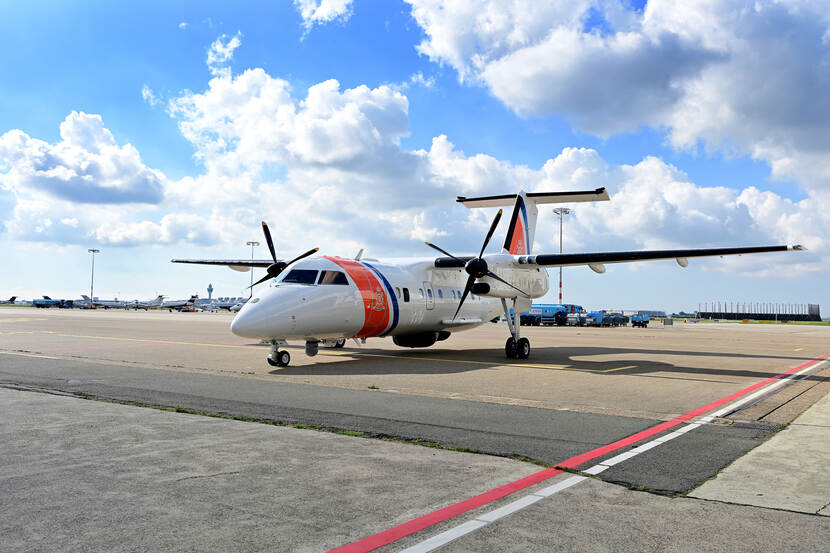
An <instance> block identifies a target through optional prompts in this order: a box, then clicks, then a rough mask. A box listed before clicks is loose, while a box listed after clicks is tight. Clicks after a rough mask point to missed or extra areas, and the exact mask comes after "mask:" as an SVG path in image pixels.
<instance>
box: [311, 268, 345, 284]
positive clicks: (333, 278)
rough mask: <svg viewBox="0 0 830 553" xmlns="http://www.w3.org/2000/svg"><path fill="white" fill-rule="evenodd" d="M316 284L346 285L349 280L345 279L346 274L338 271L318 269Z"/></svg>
mask: <svg viewBox="0 0 830 553" xmlns="http://www.w3.org/2000/svg"><path fill="white" fill-rule="evenodd" d="M317 284H340V285H345V286H348V285H349V281H348V280H346V274H345V273H341V272H340V271H320V278H319V279H318V280H317Z"/></svg>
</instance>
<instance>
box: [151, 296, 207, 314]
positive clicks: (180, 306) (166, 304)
mask: <svg viewBox="0 0 830 553" xmlns="http://www.w3.org/2000/svg"><path fill="white" fill-rule="evenodd" d="M197 299H199V295H198V294H193V295H192V296H190V299H188V300H171V301H163V302H162V303H161V305H160V307H161V308H162V309H170V310H171V311H172V310H173V309H175V310H176V311H184V310H189V309H190V308H191V307H193V304H194V303H195V302H196V300H197Z"/></svg>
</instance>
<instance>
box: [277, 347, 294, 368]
mask: <svg viewBox="0 0 830 553" xmlns="http://www.w3.org/2000/svg"><path fill="white" fill-rule="evenodd" d="M290 362H291V354H290V353H288V352H287V351H285V350H282V351H278V352H277V365H279V366H280V367H287V366H288V364H289V363H290Z"/></svg>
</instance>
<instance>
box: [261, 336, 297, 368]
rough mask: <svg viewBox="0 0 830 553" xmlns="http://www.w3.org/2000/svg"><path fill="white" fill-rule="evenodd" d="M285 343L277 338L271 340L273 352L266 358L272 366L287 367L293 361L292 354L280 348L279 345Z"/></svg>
mask: <svg viewBox="0 0 830 553" xmlns="http://www.w3.org/2000/svg"><path fill="white" fill-rule="evenodd" d="M284 343H285V342H280V341H276V340H275V341H273V342H271V353H269V354H268V357H266V358H265V359H266V361H268V364H269V365H271V366H272V367H287V366H288V364H289V363H290V362H291V354H290V353H288V352H287V351H285V350H284V349H283V350H281V349H279V346H280V345H282V344H284Z"/></svg>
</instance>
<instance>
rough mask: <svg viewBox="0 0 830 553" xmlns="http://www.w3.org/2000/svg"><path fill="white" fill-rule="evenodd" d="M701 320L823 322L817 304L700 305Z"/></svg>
mask: <svg viewBox="0 0 830 553" xmlns="http://www.w3.org/2000/svg"><path fill="white" fill-rule="evenodd" d="M698 317H699V318H701V319H726V320H738V321H740V320H744V319H748V320H756V321H821V312H820V310H819V305H818V304H816V303H765V302H725V301H724V302H719V301H715V302H707V303H702V304H699V305H698Z"/></svg>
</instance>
